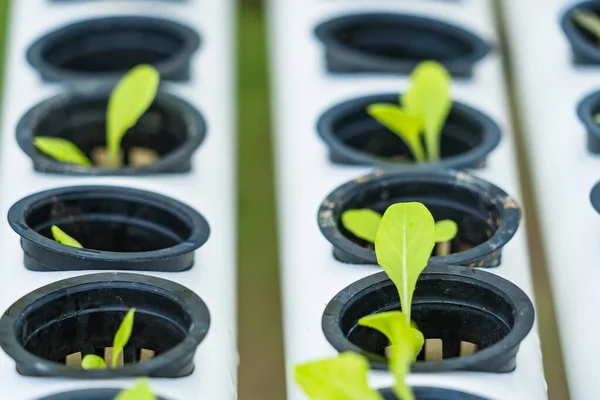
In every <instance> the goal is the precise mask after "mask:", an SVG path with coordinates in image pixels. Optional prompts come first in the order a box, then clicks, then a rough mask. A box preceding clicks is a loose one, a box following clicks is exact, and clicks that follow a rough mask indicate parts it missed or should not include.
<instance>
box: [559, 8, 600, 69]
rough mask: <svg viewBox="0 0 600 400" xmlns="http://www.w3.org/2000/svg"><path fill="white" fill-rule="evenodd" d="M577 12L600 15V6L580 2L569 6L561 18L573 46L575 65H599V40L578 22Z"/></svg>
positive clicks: (563, 27)
mask: <svg viewBox="0 0 600 400" xmlns="http://www.w3.org/2000/svg"><path fill="white" fill-rule="evenodd" d="M576 10H578V11H582V12H587V13H592V14H596V15H600V5H599V4H598V2H597V1H580V2H578V3H576V4H574V5H571V6H569V8H568V9H567V10H565V12H564V13H563V15H562V18H561V25H562V29H563V31H564V33H565V35H566V36H567V39H568V41H569V43H570V44H571V50H572V53H573V63H574V64H576V65H598V64H600V49H599V48H598V39H597V38H596V37H595V36H594V35H593V34H592V33H591V32H590V31H589V30H587V29H584V28H583V27H582V26H581V25H580V24H579V23H578V22H577V21H576V19H575V11H576Z"/></svg>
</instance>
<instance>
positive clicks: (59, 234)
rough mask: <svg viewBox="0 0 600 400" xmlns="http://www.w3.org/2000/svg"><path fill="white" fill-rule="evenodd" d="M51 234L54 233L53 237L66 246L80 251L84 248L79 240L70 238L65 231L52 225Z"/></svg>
mask: <svg viewBox="0 0 600 400" xmlns="http://www.w3.org/2000/svg"><path fill="white" fill-rule="evenodd" d="M50 232H52V237H53V238H54V240H56V241H57V242H58V243H61V244H64V245H66V246H71V247H77V248H79V249H83V246H82V245H81V243H79V242H78V241H77V240H75V239H73V238H72V237H71V236H69V235H68V234H67V233H66V232H65V231H63V230H62V229H60V228H59V227H58V226H56V225H52V226H51V227H50Z"/></svg>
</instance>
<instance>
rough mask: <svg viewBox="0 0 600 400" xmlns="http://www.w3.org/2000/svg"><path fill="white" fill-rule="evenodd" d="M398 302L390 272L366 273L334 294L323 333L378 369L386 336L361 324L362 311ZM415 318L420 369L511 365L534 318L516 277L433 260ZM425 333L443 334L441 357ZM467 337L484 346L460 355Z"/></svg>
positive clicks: (421, 283) (419, 290)
mask: <svg viewBox="0 0 600 400" xmlns="http://www.w3.org/2000/svg"><path fill="white" fill-rule="evenodd" d="M392 310H400V300H399V298H398V291H397V289H396V287H395V286H394V284H393V282H392V281H391V280H390V279H389V278H388V277H387V275H386V274H385V273H384V272H381V273H377V274H374V275H371V276H368V277H366V278H363V279H361V280H359V281H357V282H355V283H353V284H352V285H350V286H348V287H346V288H345V289H343V290H342V291H341V292H340V293H338V294H337V295H335V297H334V298H333V299H332V300H331V301H330V302H329V304H328V305H327V307H326V308H325V311H324V313H323V318H322V327H323V332H324V334H325V337H326V338H327V340H328V341H329V343H331V345H332V346H333V347H334V348H335V349H337V350H338V351H340V352H345V351H354V352H357V353H360V354H362V355H364V356H365V357H366V358H367V359H368V360H369V362H370V364H371V367H372V368H375V369H382V370H386V369H387V368H388V365H387V364H388V362H387V358H386V357H385V355H384V354H385V353H384V352H385V348H386V347H387V346H388V345H389V342H388V340H387V338H386V337H385V336H384V335H383V334H381V333H379V332H378V331H376V330H374V329H371V328H366V327H363V326H359V325H358V321H359V320H360V318H362V317H365V316H368V315H371V314H375V313H379V312H384V311H392ZM411 318H412V319H413V320H414V321H415V322H416V323H417V325H418V327H419V329H420V331H421V332H422V333H423V335H424V336H425V339H426V343H425V348H424V350H423V351H421V354H419V356H418V357H417V361H416V363H415V364H413V366H412V370H413V371H414V372H444V371H478V372H511V371H513V370H514V369H515V367H516V355H517V352H518V350H519V345H520V343H521V341H522V340H523V339H524V338H525V337H526V336H527V334H528V333H529V331H530V330H531V328H532V326H533V321H534V309H533V304H532V303H531V300H529V297H527V295H526V294H525V293H524V292H523V291H522V290H521V289H519V288H518V287H517V286H515V285H514V284H513V283H511V282H509V281H507V280H505V279H503V278H500V277H499V276H496V275H494V274H491V273H489V272H485V271H482V270H477V269H473V268H468V267H461V266H449V265H437V266H434V265H430V266H428V267H427V268H425V271H424V272H423V273H422V274H421V275H420V277H419V280H418V281H417V287H416V290H415V292H414V297H413V301H412V313H411ZM427 339H440V340H441V341H442V347H443V357H442V358H443V359H442V360H441V361H424V354H425V351H426V348H427V346H428V343H427ZM463 343H467V344H471V345H475V346H477V349H478V351H477V352H475V353H473V354H470V355H466V356H462V357H461V356H460V355H461V348H462V345H463Z"/></svg>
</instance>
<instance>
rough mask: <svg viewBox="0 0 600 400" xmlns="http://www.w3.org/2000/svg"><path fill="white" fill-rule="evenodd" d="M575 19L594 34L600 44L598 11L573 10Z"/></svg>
mask: <svg viewBox="0 0 600 400" xmlns="http://www.w3.org/2000/svg"><path fill="white" fill-rule="evenodd" d="M573 20H574V21H575V22H576V23H577V25H579V26H580V27H581V28H583V29H585V30H586V31H588V32H589V33H591V34H592V35H594V37H596V39H597V40H598V44H600V17H598V15H597V14H596V13H594V12H591V11H587V10H580V9H575V10H573Z"/></svg>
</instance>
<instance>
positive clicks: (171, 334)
mask: <svg viewBox="0 0 600 400" xmlns="http://www.w3.org/2000/svg"><path fill="white" fill-rule="evenodd" d="M133 307H135V308H136V313H135V317H134V324H133V331H132V334H131V338H130V340H129V342H128V343H127V345H126V346H125V349H124V350H123V356H124V364H123V365H122V366H119V367H116V368H106V369H94V370H84V369H83V368H81V367H80V366H78V365H76V366H71V365H67V361H68V357H72V356H73V355H78V356H81V357H83V356H85V355H88V354H97V355H99V356H104V355H105V350H106V349H107V348H111V347H112V343H113V338H114V334H115V332H116V331H117V329H118V327H119V325H120V323H121V321H122V320H123V317H124V316H125V314H126V313H127V311H128V310H129V309H130V308H133ZM209 325H210V316H209V312H208V308H207V307H206V305H205V304H204V302H203V301H202V299H200V297H198V296H197V295H196V294H195V293H194V292H192V291H191V290H189V289H187V288H185V287H183V286H181V285H179V284H177V283H174V282H171V281H168V280H166V279H160V278H154V277H151V276H146V275H138V274H129V273H102V274H90V275H83V276H78V277H75V278H69V279H65V280H61V281H58V282H55V283H52V284H50V285H47V286H44V287H42V288H40V289H37V290H35V291H33V292H31V293H29V294H27V295H25V296H24V297H22V298H21V299H19V300H18V301H17V302H16V303H14V304H13V305H12V306H10V307H9V308H8V310H6V312H5V313H4V315H3V316H2V318H0V345H1V346H2V348H3V349H4V351H5V352H6V353H7V354H8V355H9V356H10V357H11V358H13V359H14V360H15V362H16V366H17V370H18V372H19V373H20V374H22V375H26V376H55V377H67V378H80V379H108V378H116V377H131V376H147V377H168V378H177V377H183V376H187V375H189V374H191V373H192V371H193V369H194V354H195V352H196V347H197V346H198V345H199V344H200V342H202V340H203V339H204V337H205V336H206V334H207V332H208V328H209ZM142 351H146V352H147V351H152V352H154V355H153V357H152V358H150V359H149V360H146V361H140V359H141V357H142Z"/></svg>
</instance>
